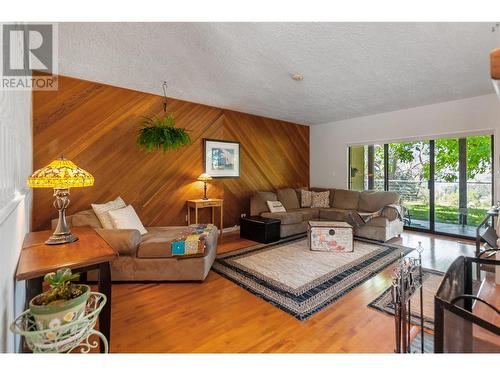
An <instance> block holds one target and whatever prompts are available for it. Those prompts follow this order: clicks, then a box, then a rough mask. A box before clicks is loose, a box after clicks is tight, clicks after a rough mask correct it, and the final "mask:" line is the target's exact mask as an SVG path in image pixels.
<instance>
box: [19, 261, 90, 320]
mask: <svg viewBox="0 0 500 375" xmlns="http://www.w3.org/2000/svg"><path fill="white" fill-rule="evenodd" d="M78 277H79V274H73V273H72V272H71V270H70V269H69V268H62V269H59V270H57V272H51V273H48V274H46V275H45V277H44V280H45V281H46V282H47V283H48V284H49V285H50V289H49V290H48V291H46V292H44V293H42V294H39V295H38V296H36V297H34V298H33V299H32V300H31V301H30V303H29V307H30V313H31V315H33V317H34V319H35V322H36V324H37V327H38V329H40V330H42V329H48V328H51V329H53V328H57V327H59V326H61V325H64V324H67V323H70V322H72V321H74V320H75V319H77V318H78V317H80V316H81V315H82V314H83V313H84V311H85V306H86V304H87V300H88V299H89V296H90V288H89V286H88V285H81V284H73V283H72V281H74V280H76V279H77V278H78Z"/></svg>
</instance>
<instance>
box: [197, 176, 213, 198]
mask: <svg viewBox="0 0 500 375" xmlns="http://www.w3.org/2000/svg"><path fill="white" fill-rule="evenodd" d="M211 179H212V176H210V175H208V174H206V173H202V174H200V176H199V177H198V178H197V180H198V181H201V182H203V184H204V186H203V188H204V190H205V195H204V197H203V200H205V201H206V200H208V198H207V181H210V180H211Z"/></svg>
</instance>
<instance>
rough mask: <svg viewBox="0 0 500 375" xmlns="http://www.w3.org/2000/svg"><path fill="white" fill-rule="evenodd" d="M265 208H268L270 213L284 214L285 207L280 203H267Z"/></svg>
mask: <svg viewBox="0 0 500 375" xmlns="http://www.w3.org/2000/svg"><path fill="white" fill-rule="evenodd" d="M267 207H269V211H270V212H272V213H276V212H286V209H285V207H284V206H283V204H281V202H280V201H267Z"/></svg>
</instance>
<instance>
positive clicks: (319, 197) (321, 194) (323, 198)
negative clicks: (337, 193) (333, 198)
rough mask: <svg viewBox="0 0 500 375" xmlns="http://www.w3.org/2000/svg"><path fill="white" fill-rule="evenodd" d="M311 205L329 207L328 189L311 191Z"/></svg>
mask: <svg viewBox="0 0 500 375" xmlns="http://www.w3.org/2000/svg"><path fill="white" fill-rule="evenodd" d="M311 207H313V208H314V207H316V208H326V207H330V191H328V190H327V191H313V192H312V196H311Z"/></svg>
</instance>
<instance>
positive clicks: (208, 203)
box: [186, 198, 224, 237]
mask: <svg viewBox="0 0 500 375" xmlns="http://www.w3.org/2000/svg"><path fill="white" fill-rule="evenodd" d="M186 207H187V222H188V225H191V209H194V224H198V210H199V209H200V208H211V209H212V224H214V225H215V208H216V207H219V210H220V227H219V229H220V232H219V235H220V236H221V237H222V229H223V228H224V200H223V199H217V198H210V199H190V200H188V201H187V202H186Z"/></svg>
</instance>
